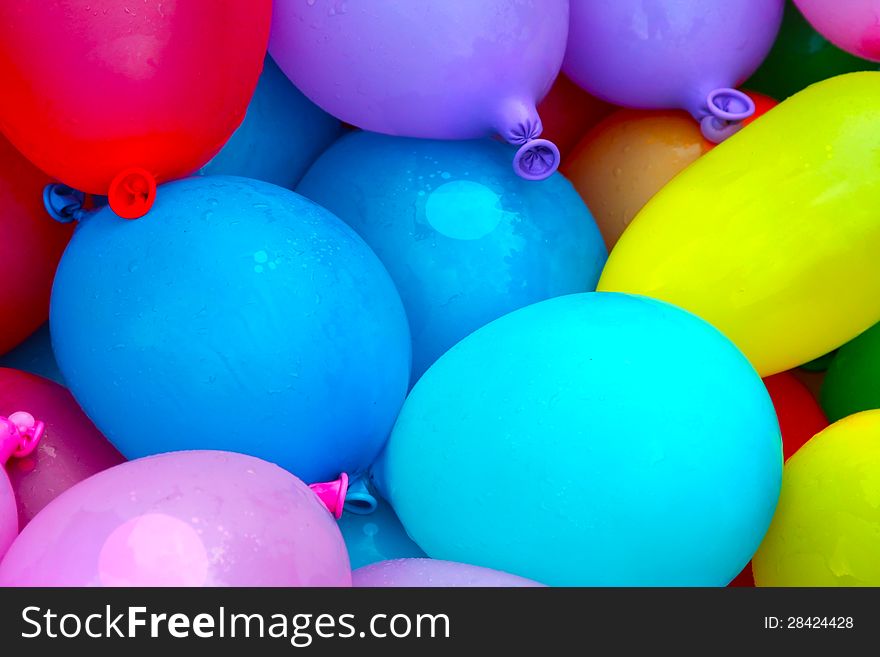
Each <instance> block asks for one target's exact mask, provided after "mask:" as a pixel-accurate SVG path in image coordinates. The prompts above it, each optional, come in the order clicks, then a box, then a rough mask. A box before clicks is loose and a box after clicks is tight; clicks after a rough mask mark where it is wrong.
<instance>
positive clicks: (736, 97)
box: [698, 87, 755, 144]
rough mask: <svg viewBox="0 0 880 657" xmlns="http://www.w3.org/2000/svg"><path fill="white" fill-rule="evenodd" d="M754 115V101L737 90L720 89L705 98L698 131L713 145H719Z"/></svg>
mask: <svg viewBox="0 0 880 657" xmlns="http://www.w3.org/2000/svg"><path fill="white" fill-rule="evenodd" d="M754 113H755V101H753V100H752V99H751V98H749V97H748V96H747V95H746V94H744V93H743V92H742V91H739V90H738V89H731V88H729V87H722V88H720V89H714V90H712V91H710V92H709V94H708V95H707V96H706V106H705V107H704V108H702V111H701V116H700V117H698V118H699V120H700V131H701V132H702V133H703V136H704V137H705V138H706V139H708V140H709V141H711V142H712V143H715V144H720V143H721V142H722V141H724V140H725V139H727V138H728V137H730V136H732V135H734V134H736V133H737V132H739V131H740V130H741V129H742V122H743V121H744V120H746V119H747V118H749V117H750V116H752V114H754Z"/></svg>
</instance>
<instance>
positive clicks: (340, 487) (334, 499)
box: [309, 472, 348, 520]
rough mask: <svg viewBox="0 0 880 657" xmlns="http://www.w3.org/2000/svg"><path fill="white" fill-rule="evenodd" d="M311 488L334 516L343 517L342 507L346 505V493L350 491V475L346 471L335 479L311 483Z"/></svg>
mask: <svg viewBox="0 0 880 657" xmlns="http://www.w3.org/2000/svg"><path fill="white" fill-rule="evenodd" d="M309 488H311V489H312V492H313V493H314V494H315V495H317V496H318V500H319V501H320V502H321V504H323V505H324V507H325V508H326V509H327V510H328V511H329V512H330V515H332V516H333V517H334V518H336V519H337V520H339V519H340V518H341V517H342V509H343V507H344V506H345V495H346V494H347V493H348V475H347V474H345V473H344V472H343V473H342V474H341V475H339V479H337V480H335V481H326V482H322V483H320V484H310V485H309Z"/></svg>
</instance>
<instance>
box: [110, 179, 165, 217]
mask: <svg viewBox="0 0 880 657" xmlns="http://www.w3.org/2000/svg"><path fill="white" fill-rule="evenodd" d="M107 198H108V200H109V202H110V209H111V210H113V212H115V213H116V215H117V216H119V217H122V218H123V219H140V218H141V217H143V216H144V215H145V214H147V212H149V211H150V208H152V207H153V202H154V201H155V200H156V178H155V176H153V174H152V173H150V172H149V171H147V170H146V169H141V168H138V167H132V168H130V169H125V170H123V171H120V172H119V173H118V174H117V175H116V177H115V178H114V179H113V182H111V183H110V189H109V191H108V192H107Z"/></svg>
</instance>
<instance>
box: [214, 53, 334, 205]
mask: <svg viewBox="0 0 880 657" xmlns="http://www.w3.org/2000/svg"><path fill="white" fill-rule="evenodd" d="M341 133H342V124H341V123H340V122H339V120H338V119H336V118H334V117H332V116H330V115H329V114H327V113H326V112H325V111H324V110H322V109H321V108H320V107H318V106H317V105H315V104H314V103H313V102H312V101H310V100H309V99H308V98H306V97H305V96H304V95H303V93H302V92H301V91H300V90H299V89H297V88H296V87H294V86H293V84H292V83H291V82H290V80H288V79H287V76H286V75H284V73H282V72H281V69H279V68H278V65H277V64H276V63H275V62H274V61H273V60H272V58H271V57H269V56H268V55H267V56H266V61H265V63H264V65H263V72H262V74H261V75H260V80H259V82H258V83H257V88H256V90H255V91H254V95H253V97H252V98H251V102H250V104H249V105H248V109H247V114H246V115H245V117H244V120H243V121H242V123H241V125H240V126H239V127H238V129H237V130H236V131H235V132H234V133H233V135H232V136H231V137H230V138H229V141H227V142H226V144H225V145H224V146H223V148H222V149H221V150H220V152H219V153H217V155H215V156H214V158H213V159H212V160H211V161H210V162H208V163H207V164H206V165H205V166H204V167H202V169H201V171H200V172H199V173H201V174H203V175H230V176H244V177H245V178H254V179H256V180H262V181H264V182H270V183H273V184H275V185H280V186H281V187H288V188H293V186H294V185H295V184H296V183H297V182H298V181H299V179H300V178H302V176H303V174H304V173H305V172H306V169H308V168H309V166H310V165H311V164H312V162H314V161H315V158H317V157H318V155H320V154H321V152H322V151H323V150H324V149H325V148H327V147H328V146H329V145H330V144H332V143H333V142H334V141H335V140H336V139H337V138H338V137H339V135H340V134H341Z"/></svg>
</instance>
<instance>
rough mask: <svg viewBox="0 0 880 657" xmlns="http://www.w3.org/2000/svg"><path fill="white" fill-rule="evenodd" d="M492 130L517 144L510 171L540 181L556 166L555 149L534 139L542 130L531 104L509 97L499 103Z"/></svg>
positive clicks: (557, 162)
mask: <svg viewBox="0 0 880 657" xmlns="http://www.w3.org/2000/svg"><path fill="white" fill-rule="evenodd" d="M495 125H496V130H497V131H498V134H499V135H501V136H502V137H503V138H504V139H505V140H506V141H507V142H508V143H511V144H514V145H517V146H519V150H517V152H516V155H514V158H513V170H514V171H515V172H516V174H517V175H518V176H520V177H521V178H524V179H526V180H544V179H545V178H549V177H550V176H552V175H553V173H555V172H556V169H558V168H559V161H560V156H559V149H558V148H557V147H556V145H555V144H554V143H553V142H551V141H548V140H547V139H538V137H540V135H541V133H542V132H543V131H544V126H543V124H542V123H541V117H540V116H538V111H537V110H536V109H535V104H534V103H525V102H523V101H522V100H518V99H511V100H507V101H505V102H504V103H502V104H501V107H500V110H499V112H498V116H497V117H496V122H495Z"/></svg>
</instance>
